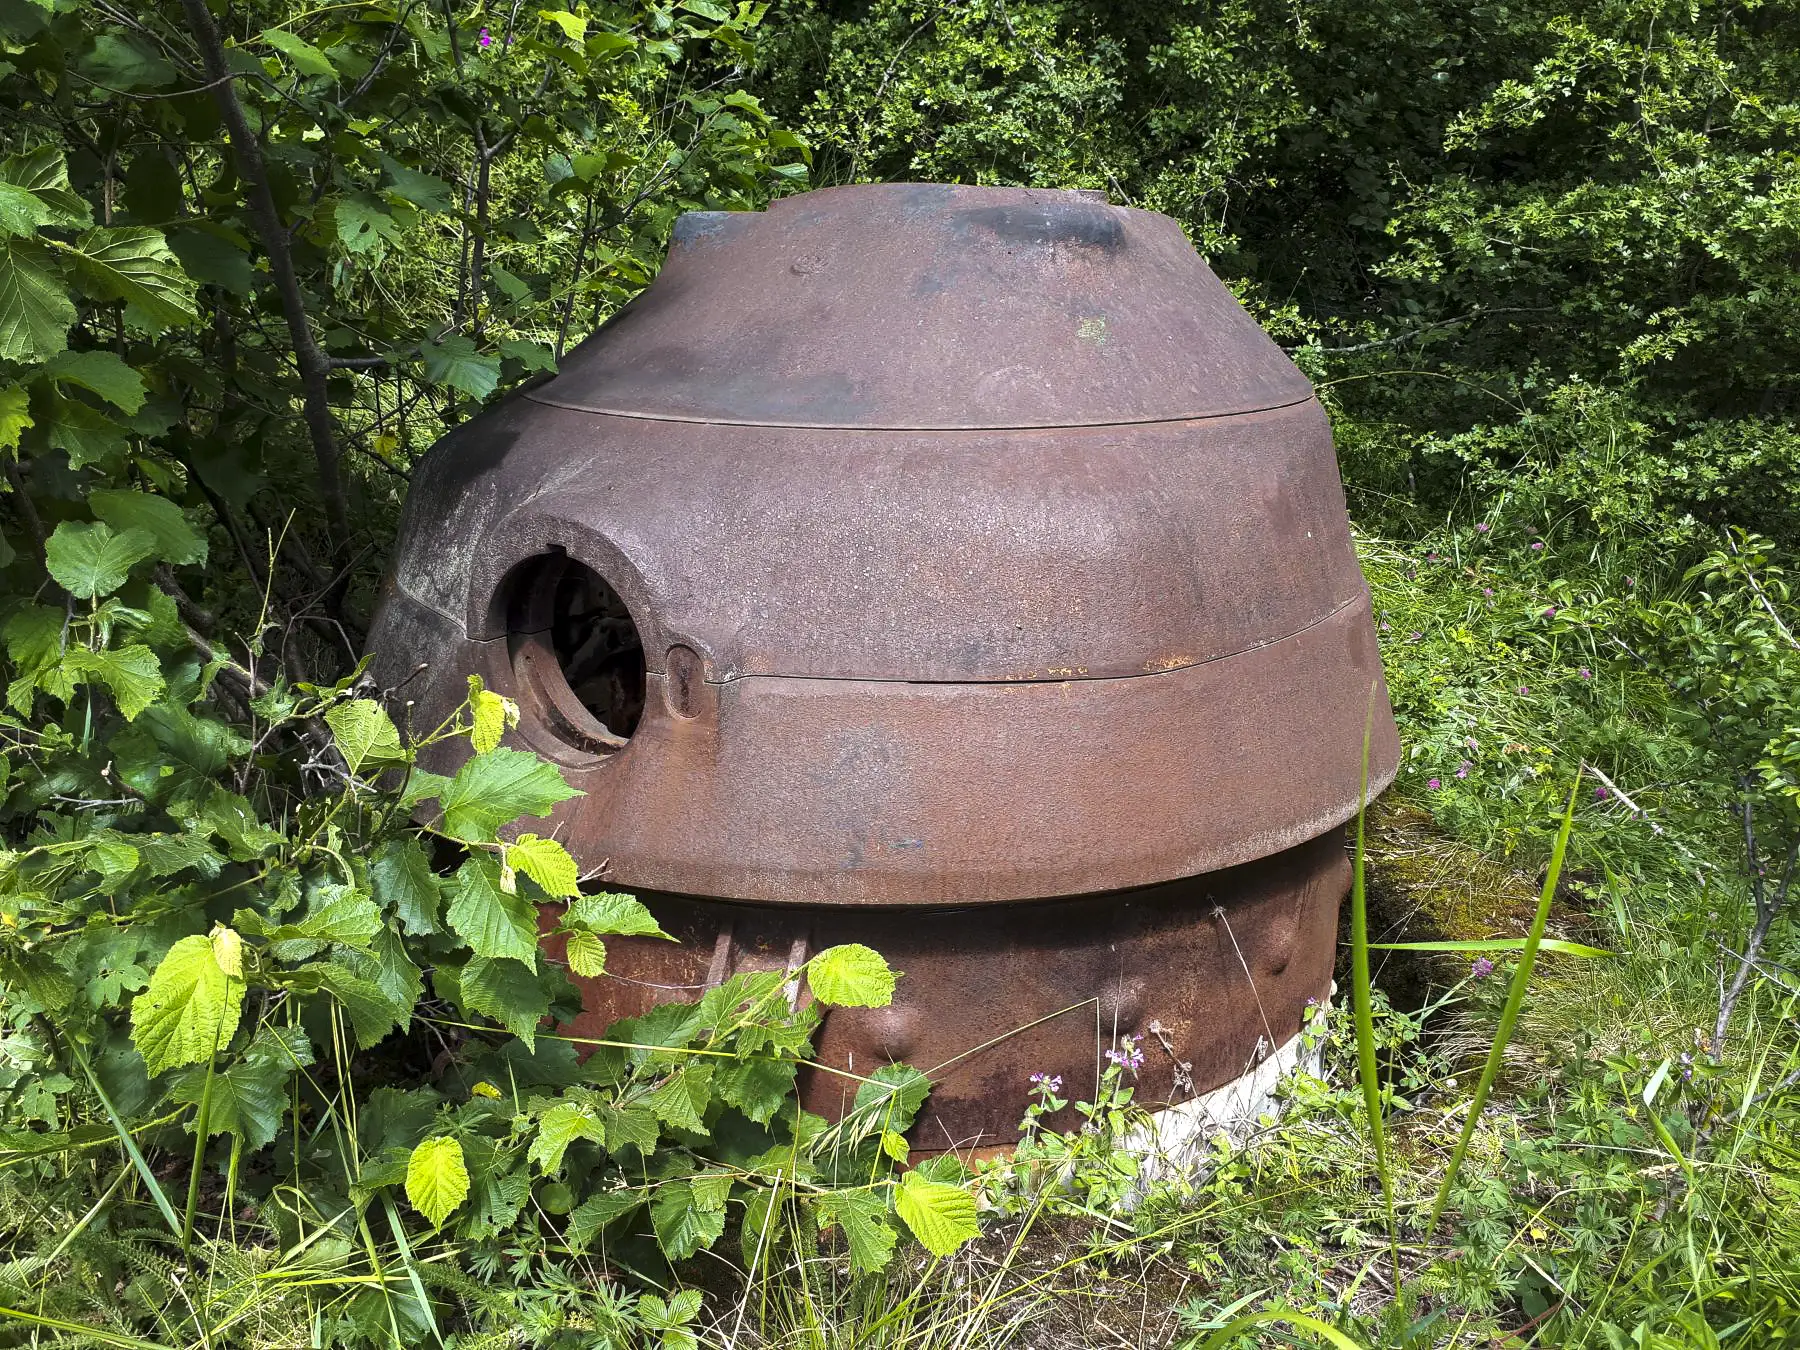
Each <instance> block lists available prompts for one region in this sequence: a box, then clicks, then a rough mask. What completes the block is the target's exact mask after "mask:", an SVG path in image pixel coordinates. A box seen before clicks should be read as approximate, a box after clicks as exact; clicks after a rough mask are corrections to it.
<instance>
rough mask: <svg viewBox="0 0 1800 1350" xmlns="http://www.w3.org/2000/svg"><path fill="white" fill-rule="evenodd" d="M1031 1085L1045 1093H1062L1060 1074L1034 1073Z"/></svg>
mask: <svg viewBox="0 0 1800 1350" xmlns="http://www.w3.org/2000/svg"><path fill="white" fill-rule="evenodd" d="M1031 1085H1032V1086H1033V1087H1038V1088H1042V1089H1043V1090H1044V1091H1045V1092H1061V1091H1062V1077H1061V1075H1058V1074H1048V1073H1034V1074H1032V1075H1031Z"/></svg>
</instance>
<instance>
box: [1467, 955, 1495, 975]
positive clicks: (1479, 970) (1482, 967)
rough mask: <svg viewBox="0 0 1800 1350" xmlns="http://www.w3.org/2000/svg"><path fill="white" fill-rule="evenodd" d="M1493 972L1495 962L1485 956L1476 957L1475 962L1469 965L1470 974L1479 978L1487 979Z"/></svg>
mask: <svg viewBox="0 0 1800 1350" xmlns="http://www.w3.org/2000/svg"><path fill="white" fill-rule="evenodd" d="M1493 973H1494V963H1493V962H1492V961H1490V960H1488V959H1487V957H1485V956H1478V957H1476V958H1475V963H1474V964H1473V965H1471V966H1470V967H1469V974H1470V975H1472V976H1473V977H1474V978H1475V979H1478V980H1485V979H1486V978H1487V977H1488V976H1490V975H1492V974H1493Z"/></svg>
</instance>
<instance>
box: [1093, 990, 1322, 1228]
mask: <svg viewBox="0 0 1800 1350" xmlns="http://www.w3.org/2000/svg"><path fill="white" fill-rule="evenodd" d="M1332 992H1333V993H1335V992H1336V989H1335V987H1334V988H1333V991H1332ZM1323 1011H1324V1010H1323V1009H1321V1010H1320V1013H1319V1014H1318V1015H1317V1016H1315V1018H1314V1021H1313V1024H1312V1025H1311V1026H1308V1027H1305V1028H1303V1029H1302V1030H1301V1031H1300V1032H1299V1034H1297V1035H1295V1036H1293V1037H1292V1038H1290V1039H1289V1040H1288V1041H1286V1042H1285V1043H1284V1044H1282V1045H1281V1046H1279V1047H1277V1048H1276V1050H1275V1052H1274V1053H1273V1054H1271V1055H1270V1056H1268V1058H1266V1059H1264V1060H1263V1061H1262V1062H1261V1063H1260V1064H1257V1065H1255V1066H1254V1067H1252V1068H1250V1069H1249V1070H1247V1071H1246V1072H1245V1073H1243V1074H1241V1075H1239V1076H1238V1077H1237V1078H1234V1079H1232V1080H1231V1082H1229V1083H1226V1084H1225V1085H1224V1086H1223V1087H1218V1088H1214V1089H1213V1090H1212V1091H1211V1092H1207V1093H1203V1094H1201V1095H1200V1096H1198V1097H1195V1098H1193V1099H1192V1100H1190V1101H1185V1102H1180V1103H1177V1104H1176V1105H1174V1106H1170V1107H1165V1108H1164V1109H1163V1110H1161V1111H1157V1112H1155V1113H1154V1114H1152V1115H1151V1117H1150V1119H1149V1120H1148V1122H1146V1123H1145V1124H1143V1125H1140V1126H1139V1127H1138V1128H1136V1129H1134V1130H1133V1131H1132V1132H1131V1133H1130V1134H1128V1135H1127V1136H1126V1137H1125V1139H1124V1141H1123V1143H1122V1145H1121V1147H1123V1148H1124V1149H1126V1150H1127V1151H1129V1152H1131V1153H1135V1154H1136V1155H1137V1156H1138V1159H1139V1172H1138V1183H1137V1186H1136V1187H1135V1189H1134V1193H1133V1197H1132V1198H1133V1202H1134V1203H1135V1201H1136V1200H1138V1199H1141V1198H1142V1197H1143V1195H1144V1194H1145V1193H1146V1192H1147V1191H1148V1190H1149V1189H1150V1187H1152V1186H1154V1185H1156V1184H1157V1183H1159V1182H1164V1181H1176V1180H1185V1181H1189V1182H1198V1181H1201V1180H1204V1179H1205V1177H1206V1176H1207V1175H1208V1174H1209V1173H1210V1172H1211V1171H1212V1162H1213V1157H1214V1153H1215V1150H1216V1148H1217V1146H1218V1145H1219V1144H1221V1143H1223V1144H1225V1145H1226V1146H1228V1147H1232V1148H1236V1147H1241V1146H1242V1145H1243V1144H1245V1143H1246V1142H1247V1141H1248V1140H1249V1139H1250V1137H1251V1135H1252V1134H1254V1133H1255V1132H1256V1131H1257V1130H1258V1129H1259V1128H1261V1127H1262V1126H1263V1125H1264V1124H1265V1123H1267V1122H1269V1121H1271V1120H1273V1119H1274V1118H1275V1117H1277V1116H1279V1115H1280V1114H1281V1102H1280V1099H1279V1098H1278V1097H1277V1096H1276V1095H1275V1090H1276V1088H1277V1087H1278V1086H1279V1085H1280V1084H1281V1081H1282V1080H1283V1079H1284V1078H1286V1077H1287V1076H1288V1075H1290V1074H1292V1073H1295V1072H1301V1073H1307V1074H1311V1075H1313V1076H1314V1077H1318V1076H1319V1075H1320V1074H1321V1073H1322V1071H1323V1069H1324V1059H1325V1046H1324V1037H1323V1027H1324V1024H1323ZM1315 1028H1316V1029H1315Z"/></svg>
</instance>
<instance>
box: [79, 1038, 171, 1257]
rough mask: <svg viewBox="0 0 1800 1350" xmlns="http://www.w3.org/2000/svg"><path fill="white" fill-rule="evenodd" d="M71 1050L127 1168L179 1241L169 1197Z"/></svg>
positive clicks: (103, 1092) (89, 1068)
mask: <svg viewBox="0 0 1800 1350" xmlns="http://www.w3.org/2000/svg"><path fill="white" fill-rule="evenodd" d="M73 1048H74V1052H75V1062H76V1063H77V1064H79V1065H81V1071H82V1072H83V1073H85V1074H86V1075H87V1080H88V1082H89V1083H91V1084H92V1085H93V1088H94V1095H95V1096H97V1097H98V1098H99V1099H100V1105H101V1106H103V1107H105V1108H106V1118H107V1119H108V1120H110V1121H111V1122H112V1126H113V1129H114V1130H115V1131H116V1132H117V1133H118V1136H119V1142H120V1143H121V1144H122V1145H124V1147H125V1155H126V1156H127V1157H128V1158H130V1159H131V1165H132V1166H133V1167H135V1168H137V1173H138V1176H140V1177H142V1178H143V1181H144V1186H145V1188H146V1189H148V1190H149V1192H150V1198H151V1199H153V1200H155V1201H156V1207H157V1208H158V1209H160V1210H161V1211H162V1216H163V1219H164V1221H165V1222H166V1223H167V1224H168V1225H169V1231H170V1232H171V1233H173V1234H174V1235H175V1237H176V1239H177V1240H178V1241H179V1240H180V1238H181V1220H180V1218H178V1217H177V1216H176V1213H175V1206H173V1205H171V1204H170V1203H169V1197H168V1196H167V1195H165V1194H164V1193H163V1188H162V1183H161V1182H160V1181H158V1180H157V1179H156V1173H154V1172H152V1171H151V1170H150V1164H149V1162H148V1161H147V1160H146V1159H145V1158H144V1155H143V1153H142V1151H141V1150H139V1148H138V1146H137V1140H135V1139H133V1138H132V1137H131V1131H130V1130H128V1129H126V1128H125V1122H124V1121H123V1120H121V1119H119V1113H118V1111H116V1110H115V1109H114V1108H113V1104H112V1098H110V1097H108V1096H107V1095H106V1089H105V1088H103V1087H101V1086H100V1079H99V1076H98V1075H96V1074H95V1073H94V1069H93V1066H92V1065H90V1064H89V1063H88V1061H87V1056H86V1055H84V1054H83V1053H82V1052H81V1049H80V1047H79V1046H77V1047H73Z"/></svg>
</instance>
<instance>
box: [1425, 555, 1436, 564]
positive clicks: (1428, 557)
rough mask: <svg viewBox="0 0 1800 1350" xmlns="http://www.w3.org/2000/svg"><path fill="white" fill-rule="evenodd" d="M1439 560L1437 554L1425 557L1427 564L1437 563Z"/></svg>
mask: <svg viewBox="0 0 1800 1350" xmlns="http://www.w3.org/2000/svg"><path fill="white" fill-rule="evenodd" d="M1437 560H1438V555H1437V554H1435V553H1427V554H1426V555H1425V561H1426V562H1436V561H1437Z"/></svg>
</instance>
